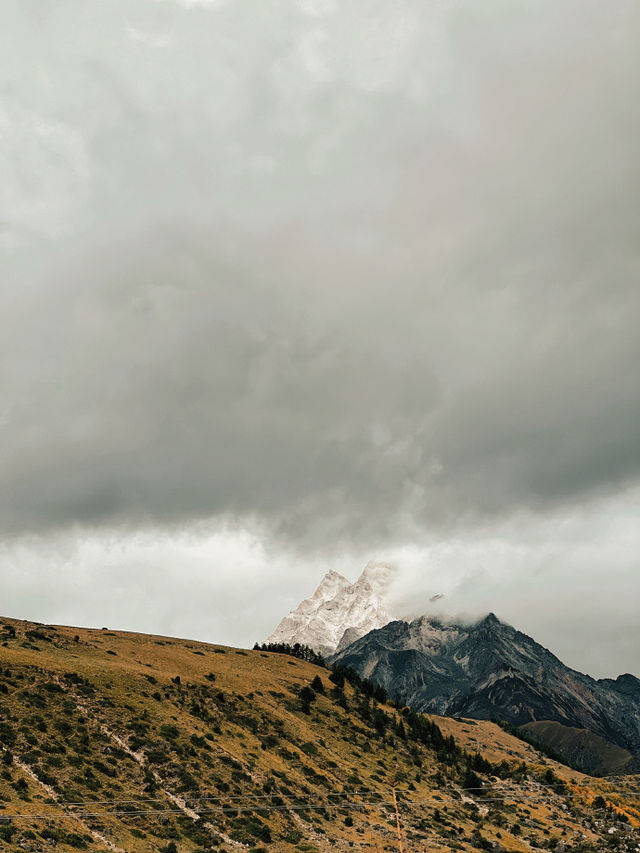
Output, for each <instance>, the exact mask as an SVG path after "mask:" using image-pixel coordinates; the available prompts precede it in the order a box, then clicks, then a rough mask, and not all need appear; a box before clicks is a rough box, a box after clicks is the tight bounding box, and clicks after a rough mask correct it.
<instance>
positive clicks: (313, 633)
mask: <svg viewBox="0 0 640 853" xmlns="http://www.w3.org/2000/svg"><path fill="white" fill-rule="evenodd" d="M391 578H392V570H391V568H390V567H389V566H387V565H385V564H383V563H376V562H370V563H368V564H367V566H365V568H364V571H363V572H362V574H361V575H360V577H359V578H358V580H357V581H356V582H355V583H353V584H352V583H349V581H348V580H347V579H346V578H345V577H343V576H342V575H340V574H338V572H335V571H330V572H328V573H327V574H326V575H325V576H324V578H323V579H322V581H321V583H320V586H319V587H318V588H317V589H316V591H315V592H314V594H313V596H312V597H311V598H308V599H305V601H303V602H302V603H301V604H299V605H298V607H296V609H295V610H292V611H291V613H289V614H288V616H285V617H284V619H282V621H281V622H280V624H279V625H278V627H277V628H276V630H275V631H274V632H273V634H271V636H270V637H268V638H267V643H288V644H289V645H294V644H295V643H300V645H304V646H310V647H311V648H312V649H314V651H316V652H318V653H319V654H323V655H328V654H332V653H333V652H335V651H336V649H341V648H344V647H345V646H347V645H349V644H350V643H352V642H353V641H354V640H357V639H358V638H359V637H362V636H363V634H366V633H367V632H368V631H371V630H372V629H374V628H380V627H382V626H383V625H386V624H387V623H388V622H390V621H391V619H392V616H391V615H390V614H389V613H388V612H387V610H386V609H385V606H384V597H385V594H386V592H387V589H388V587H389V584H390V582H391Z"/></svg>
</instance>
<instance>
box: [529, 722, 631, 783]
mask: <svg viewBox="0 0 640 853" xmlns="http://www.w3.org/2000/svg"><path fill="white" fill-rule="evenodd" d="M521 730H522V731H523V732H524V733H525V735H527V736H528V737H529V738H530V739H531V740H532V741H533V742H534V743H537V744H544V745H545V746H546V747H550V748H551V749H553V750H555V752H557V753H558V754H559V755H560V756H562V758H563V759H565V760H566V761H567V762H568V763H570V764H572V765H573V766H574V767H580V768H581V769H582V770H585V771H587V772H589V773H594V774H600V775H604V774H608V773H623V772H624V771H625V770H626V769H627V768H628V767H629V765H630V764H631V761H632V755H631V753H630V752H628V751H627V750H626V749H622V747H619V746H616V744H615V743H611V742H610V741H608V740H605V739H604V738H602V737H599V736H598V735H596V734H594V733H593V732H590V731H587V730H586V729H576V728H573V727H571V726H563V725H562V724H561V723H557V722H553V721H547V720H540V721H538V722H535V723H527V724H526V725H524V726H521Z"/></svg>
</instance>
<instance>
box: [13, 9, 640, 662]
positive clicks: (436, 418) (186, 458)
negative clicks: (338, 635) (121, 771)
mask: <svg viewBox="0 0 640 853" xmlns="http://www.w3.org/2000/svg"><path fill="white" fill-rule="evenodd" d="M639 43H640V7H639V6H638V3H637V0H609V2H606V3H603V2H602V0H575V2H574V0H487V2H484V3H478V2H476V0H428V2H425V0H346V2H342V0H297V2H295V0H259V2H251V0H206V2H205V0H181V2H178V0H110V2H109V3H103V2H97V0H90V2H87V0H3V2H2V4H1V8H0V276H1V278H0V284H1V291H0V300H1V302H0V310H1V317H2V333H1V335H0V448H1V454H0V612H1V613H2V614H5V615H11V616H16V617H24V618H34V619H40V620H42V621H58V622H67V623H74V624H92V625H96V624H97V625H101V624H108V625H109V626H111V627H118V628H130V629H137V630H153V631H161V632H165V633H175V634H181V635H188V636H194V637H200V638H202V639H210V640H216V641H219V642H227V643H237V644H244V645H246V644H250V643H252V642H253V641H254V640H255V639H262V638H263V637H264V636H266V635H267V634H268V633H270V632H271V630H272V629H273V627H274V626H275V624H276V622H277V621H278V620H279V618H280V616H282V615H283V614H284V613H285V612H286V611H287V610H288V609H289V608H290V607H291V606H294V605H295V604H297V602H298V601H299V600H300V599H301V598H303V597H305V596H306V595H308V594H309V593H310V592H311V591H312V590H313V588H314V586H315V585H316V583H317V581H318V580H319V578H320V576H321V575H322V573H323V572H324V571H326V570H327V569H328V568H335V569H338V570H339V571H342V572H343V573H344V574H345V575H347V576H348V577H350V578H354V577H355V576H356V575H357V574H358V573H359V571H360V570H361V568H362V566H363V565H364V563H366V562H367V560H369V559H370V558H372V557H377V558H379V559H387V560H390V561H392V562H394V564H396V565H397V566H398V568H399V580H398V583H397V585H396V589H395V592H394V595H395V598H396V604H397V608H398V612H399V613H408V612H413V613H417V612H420V611H421V610H424V609H425V608H426V606H427V604H426V602H427V599H428V597H429V596H430V595H433V594H434V593H438V592H444V593H445V595H446V599H445V601H446V602H447V606H450V607H451V609H452V612H453V611H456V612H463V611H464V612H469V613H479V612H482V611H486V610H489V609H491V610H494V611H495V612H496V613H497V615H498V616H500V617H501V618H503V619H505V620H507V621H510V622H512V623H513V624H515V625H516V626H517V627H520V628H522V629H523V630H526V631H527V632H528V633H530V634H532V635H533V636H534V637H535V638H536V639H538V640H540V641H541V642H543V643H544V644H545V645H546V646H548V647H549V648H551V649H552V650H553V651H554V652H556V653H557V654H559V655H560V656H561V657H562V658H563V659H564V660H565V661H566V662H567V663H569V664H571V665H573V666H575V667H577V668H581V669H583V670H586V671H588V672H590V673H591V674H593V675H598V676H600V675H615V674H617V673H618V672H622V671H632V672H635V673H636V674H638V675H640V661H639V660H638V652H637V650H638V648H640V623H639V620H638V618H637V603H638V601H640V530H639V528H640V525H639V524H638V519H639V515H640V392H639V382H640V380H639V376H640V371H639V366H640V331H639V330H640V286H639V282H640V156H639V154H638V151H640V98H638V91H639V90H640V51H638V44H639ZM422 601H424V602H425V604H424V606H423V605H422V603H421V602H422Z"/></svg>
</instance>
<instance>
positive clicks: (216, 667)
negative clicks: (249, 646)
mask: <svg viewBox="0 0 640 853" xmlns="http://www.w3.org/2000/svg"><path fill="white" fill-rule="evenodd" d="M4 626H6V627H4ZM0 632H1V633H0V638H3V644H2V645H1V646H0V752H1V753H2V770H1V771H0V807H1V808H0V849H2V850H3V851H5V850H7V851H10V853H21V852H22V853H24V851H33V853H44V851H48V850H50V849H51V848H52V847H54V848H55V849H56V851H61V853H71V851H74V850H78V849H88V850H96V851H107V850H110V851H120V853H125V851H126V853H143V851H144V853H151V851H153V853H172V851H173V853H176V851H177V853H196V851H199V853H202V851H204V850H216V851H220V853H222V851H227V853H230V851H236V853H239V852H240V851H253V853H258V851H260V853H264V851H282V853H294V851H295V853H325V851H326V853H329V851H343V853H347V851H355V853H357V852H358V851H365V850H371V849H376V850H395V849H396V839H395V815H394V812H393V809H392V806H391V802H390V787H389V785H390V780H391V777H392V776H393V775H394V770H393V768H394V766H396V768H397V769H396V771H395V775H396V779H397V782H398V785H399V794H398V795H399V798H400V800H399V808H400V820H401V829H402V833H403V837H404V840H405V843H406V844H407V845H408V848H407V849H411V850H418V849H420V850H422V849H425V848H427V849H429V850H441V851H444V850H450V849H457V850H461V851H468V853H470V851H472V850H474V849H477V848H478V846H484V847H485V848H486V849H488V847H489V846H491V845H498V844H499V845H500V848H501V849H504V850H508V851H525V850H526V851H529V850H531V849H532V848H533V849H535V848H540V847H542V846H543V845H544V846H546V845H547V843H548V841H550V840H553V839H555V840H556V842H558V843H559V842H560V841H562V842H563V843H565V844H569V845H570V846H571V845H573V844H577V843H580V844H583V843H585V841H591V842H593V843H594V844H596V843H598V844H599V843H600V842H601V841H602V839H607V842H608V843H607V847H608V848H611V849H616V847H615V845H611V844H610V843H609V842H610V841H611V839H610V837H609V835H608V831H609V829H610V828H613V830H614V831H615V833H620V841H621V844H622V842H623V841H624V844H627V845H632V846H628V848H627V849H633V846H637V845H638V844H640V837H639V836H638V834H637V832H636V830H635V829H634V821H635V818H634V814H633V812H632V811H631V807H632V806H633V804H634V803H636V804H637V805H640V803H637V802H636V801H637V800H638V798H637V797H636V798H635V799H631V798H630V797H626V798H624V797H623V798H620V797H618V801H619V802H620V803H621V804H622V805H624V807H625V809H626V811H627V813H628V814H629V816H630V819H631V824H627V825H623V824H620V822H619V821H618V820H617V818H616V817H615V815H614V814H613V813H612V812H611V813H607V814H605V815H604V816H603V817H598V815H597V814H596V813H595V812H594V811H593V806H592V805H591V803H592V801H593V798H594V796H595V795H596V794H597V793H601V794H602V795H603V796H605V797H607V798H608V799H611V800H612V801H615V797H614V794H613V793H609V786H607V785H606V784H605V783H603V782H597V783H595V784H594V785H590V787H589V788H587V787H586V786H587V784H590V783H588V780H586V779H585V778H584V777H581V776H580V775H579V774H574V773H571V772H569V771H567V769H566V768H563V767H562V766H561V765H557V764H555V763H553V762H548V761H545V760H544V759H543V758H542V757H541V756H540V755H539V754H537V753H536V752H535V751H534V750H533V749H532V748H531V747H530V746H528V745H526V744H524V743H522V742H520V741H518V740H517V739H515V738H513V737H510V736H509V735H508V734H506V733H505V732H502V731H501V730H500V729H498V728H497V727H496V726H493V725H492V724H490V723H487V724H484V728H482V730H480V727H479V726H478V727H477V728H475V729H474V728H472V726H473V724H472V723H458V722H456V721H454V720H443V721H442V723H443V725H445V724H446V726H447V729H446V731H445V734H447V735H453V736H454V737H458V735H459V736H460V737H461V739H463V740H464V739H465V738H466V739H467V740H465V741H464V742H465V744H466V745H467V746H468V748H471V749H473V748H474V742H475V740H474V739H473V732H477V733H478V734H479V736H480V738H481V740H482V748H483V750H484V749H485V748H486V749H487V750H490V751H491V752H490V755H491V760H493V761H494V762H496V764H495V765H487V763H486V761H484V760H481V759H480V758H478V757H474V756H473V755H471V754H469V755H467V756H466V757H465V753H463V752H462V751H461V750H460V748H459V747H457V746H456V745H455V742H454V741H453V738H449V737H447V738H446V739H444V738H443V737H442V735H440V734H439V730H438V729H437V728H436V727H435V726H432V725H431V724H430V723H428V721H427V723H426V724H425V725H427V728H426V729H425V731H426V733H427V734H428V738H427V739H426V740H424V739H423V740H419V739H418V740H417V739H415V737H414V736H413V735H412V731H413V729H412V726H413V725H414V724H415V723H416V720H418V721H419V720H420V719H421V718H418V717H415V718H413V717H411V716H407V715H406V714H405V715H400V714H399V712H398V711H397V710H396V709H395V708H393V707H390V706H388V705H384V704H380V703H375V702H373V701H372V700H370V699H367V696H366V693H365V692H363V690H362V689H360V688H358V687H355V688H354V687H352V686H350V684H349V683H346V684H345V685H344V689H343V690H339V689H337V688H333V685H332V682H331V681H330V680H329V675H330V673H329V672H328V671H327V670H326V669H321V668H318V667H315V666H312V665H311V664H308V663H305V662H304V661H301V660H296V659H293V658H290V657H288V656H284V655H276V654H269V653H265V652H258V651H252V652H246V651H244V650H240V649H230V648H224V647H220V646H211V645H209V644H205V643H197V642H194V641H188V640H176V639H170V638H166V637H153V636H148V635H136V634H129V633H123V632H112V631H108V630H106V629H105V630H102V631H99V630H88V629H79V628H64V627H59V626H58V627H55V626H44V625H35V624H33V623H24V622H18V621H14V620H6V619H5V620H0ZM316 677H318V678H319V680H320V682H322V685H323V690H324V694H323V693H322V692H315V694H314V698H313V700H312V701H310V702H309V707H308V711H309V712H308V713H305V710H304V707H303V704H304V703H302V702H301V698H300V691H301V690H302V689H303V688H307V690H310V689H311V688H310V687H309V685H310V684H311V683H314V684H315V685H316V688H317V687H318V682H316V681H315V679H316ZM345 706H346V707H345ZM380 715H382V716H383V717H384V721H382V720H381V716H380ZM383 723H384V724H383ZM468 731H471V732H472V735H471V736H470V735H469V734H468ZM437 744H439V746H437V747H436V746H435V745H437ZM475 748H476V749H477V748H478V745H477V744H476V746H475ZM469 761H471V767H475V768H476V771H475V772H476V774H479V776H478V775H477V776H476V778H480V779H481V780H482V784H483V785H486V786H489V787H488V790H492V786H494V787H499V790H500V792H501V794H500V798H499V799H496V797H495V796H489V797H488V798H487V800H486V804H485V802H484V801H483V799H482V792H480V791H477V790H472V791H471V790H470V791H467V792H465V791H464V785H465V779H466V778H467V776H466V775H465V774H468V772H469V767H468V762H469ZM523 762H524V763H525V764H523ZM498 771H499V777H498V776H495V775H493V774H494V772H498ZM550 772H551V776H549V773H550ZM565 785H566V786H567V787H566V788H565V787H564V786H565ZM616 796H618V795H616ZM615 838H616V839H617V838H618V835H617V834H616V836H615ZM497 849H498V848H497V847H496V850H497ZM565 849H568V848H565ZM581 849H584V848H581ZM619 849H620V850H622V847H620V848H619Z"/></svg>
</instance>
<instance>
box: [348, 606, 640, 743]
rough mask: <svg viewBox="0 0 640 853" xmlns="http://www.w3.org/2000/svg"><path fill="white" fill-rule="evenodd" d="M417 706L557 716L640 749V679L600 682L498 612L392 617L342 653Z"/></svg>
mask: <svg viewBox="0 0 640 853" xmlns="http://www.w3.org/2000/svg"><path fill="white" fill-rule="evenodd" d="M333 660H334V661H339V662H340V663H343V664H345V665H347V666H351V667H353V668H354V669H355V670H356V671H357V672H359V673H360V674H361V675H363V676H366V677H368V678H370V679H371V680H372V681H375V682H379V683H380V684H382V685H383V686H384V687H385V688H386V689H387V691H388V692H389V695H391V696H392V697H394V698H395V699H398V700H401V701H403V702H406V703H407V704H408V705H411V706H412V707H413V708H414V710H416V711H426V712H431V713H437V714H443V715H450V716H465V717H471V718H476V719H499V720H505V721H507V722H509V723H511V724H512V725H515V726H521V725H524V724H526V723H531V722H536V721H541V720H545V721H555V722H557V723H560V724H562V725H564V726H570V727H573V728H577V729H586V730H587V731H590V732H593V733H595V734H597V735H599V736H600V737H601V738H604V739H605V740H606V741H608V742H610V743H613V744H616V745H617V746H619V747H621V748H622V749H625V750H628V751H629V752H630V753H631V754H632V755H637V754H638V753H640V679H638V678H636V677H635V676H633V675H630V674H625V675H621V676H619V677H618V678H617V679H610V678H607V679H600V680H596V679H594V678H591V677H590V676H588V675H584V674H583V673H580V672H577V671H576V670H573V669H571V668H569V667H568V666H566V665H565V664H563V663H562V661H560V660H559V659H558V658H557V657H556V656H555V655H554V654H553V653H552V652H550V651H549V650H548V649H546V648H544V647H543V646H541V645H540V644H539V643H537V642H536V641H535V640H533V639H532V638H531V637H529V636H527V635H526V634H523V633H522V632H521V631H518V630H516V629H515V628H513V627H512V626H510V625H507V624H505V623H504V622H501V621H500V620H499V619H498V618H497V617H496V616H495V615H494V614H493V613H491V614H489V615H488V616H486V617H485V618H484V619H482V620H480V621H479V622H477V623H475V624H473V625H464V624H458V623H455V622H444V621H441V620H439V619H436V618H433V617H427V616H422V617H420V618H418V619H414V620H413V621H411V622H405V621H396V622H391V623H389V624H388V625H386V626H385V627H384V628H380V629H378V630H374V631H371V632H370V633H369V634H366V635H365V636H364V637H361V638H360V639H359V640H357V641H356V642H354V643H352V644H351V645H350V646H349V647H348V648H346V649H344V650H342V651H341V652H339V653H338V654H336V655H335V656H334V658H333Z"/></svg>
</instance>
